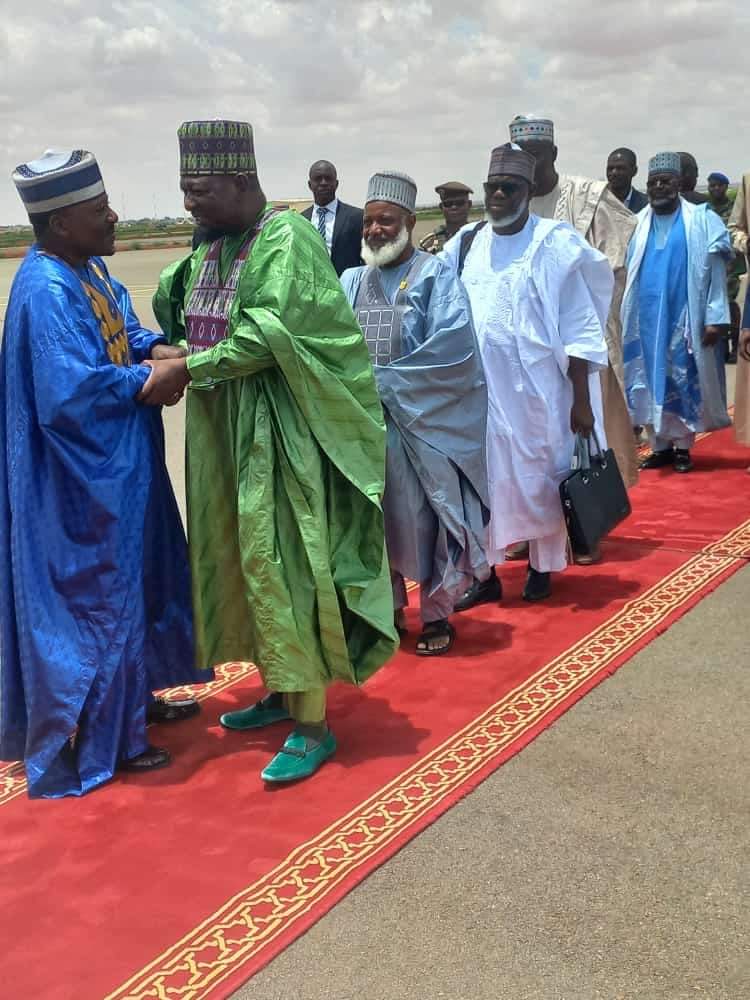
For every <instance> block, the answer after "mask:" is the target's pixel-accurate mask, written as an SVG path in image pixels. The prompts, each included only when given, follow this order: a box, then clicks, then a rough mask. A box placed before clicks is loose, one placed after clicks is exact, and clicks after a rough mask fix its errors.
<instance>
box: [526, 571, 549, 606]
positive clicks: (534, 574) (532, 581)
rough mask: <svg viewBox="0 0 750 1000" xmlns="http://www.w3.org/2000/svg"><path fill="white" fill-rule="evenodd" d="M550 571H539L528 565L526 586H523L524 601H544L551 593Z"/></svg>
mask: <svg viewBox="0 0 750 1000" xmlns="http://www.w3.org/2000/svg"><path fill="white" fill-rule="evenodd" d="M551 577H552V574H551V573H540V572H539V571H538V570H535V569H533V568H532V567H531V566H529V572H528V574H527V576H526V586H525V587H524V588H523V599H524V601H544V600H546V599H547V598H548V597H549V596H550V595H551V593H552V583H551V582H550V581H551Z"/></svg>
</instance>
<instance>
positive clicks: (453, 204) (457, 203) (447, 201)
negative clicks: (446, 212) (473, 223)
mask: <svg viewBox="0 0 750 1000" xmlns="http://www.w3.org/2000/svg"><path fill="white" fill-rule="evenodd" d="M468 202H469V199H468V198H443V200H442V201H441V202H440V204H441V205H442V207H443V208H463V207H464V205H467V204H468Z"/></svg>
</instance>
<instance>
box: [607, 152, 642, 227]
mask: <svg viewBox="0 0 750 1000" xmlns="http://www.w3.org/2000/svg"><path fill="white" fill-rule="evenodd" d="M637 173H638V160H637V159H636V155H635V153H634V152H633V150H632V149H626V148H625V147H622V148H621V149H615V150H613V151H612V152H611V153H610V154H609V156H608V157H607V181H608V182H609V190H610V191H611V192H612V194H613V195H615V197H616V198H619V199H620V201H621V202H622V203H623V205H624V206H625V208H629V209H630V211H631V212H633V214H634V215H637V214H638V212H640V210H641V209H642V208H645V207H646V205H648V198H647V197H646V195H645V194H644V193H643V192H642V191H638V190H636V188H634V187H633V178H634V177H635V175H636V174H637Z"/></svg>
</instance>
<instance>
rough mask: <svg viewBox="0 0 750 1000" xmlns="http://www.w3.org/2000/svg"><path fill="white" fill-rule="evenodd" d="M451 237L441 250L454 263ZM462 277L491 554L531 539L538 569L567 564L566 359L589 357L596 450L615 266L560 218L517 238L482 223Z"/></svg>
mask: <svg viewBox="0 0 750 1000" xmlns="http://www.w3.org/2000/svg"><path fill="white" fill-rule="evenodd" d="M467 228H470V227H467ZM465 231H466V230H465V229H464V230H462V231H461V232H465ZM460 237H461V233H460V232H459V233H458V234H457V235H456V236H455V237H454V238H453V239H452V240H450V241H449V242H448V243H447V244H446V247H445V250H444V251H443V256H444V257H445V259H447V260H449V261H450V262H452V263H453V265H454V266H457V261H458V253H459V244H460ZM462 280H463V282H464V285H465V286H466V290H467V292H468V295H469V299H470V301H471V308H472V313H473V315H474V323H475V329H476V333H477V339H478V341H479V347H480V350H481V353H482V360H483V362H484V368H485V374H486V378H487V389H488V419H487V466H488V476H489V490H490V509H491V521H490V553H489V555H490V558H491V561H494V562H502V560H503V557H504V551H505V548H506V546H507V545H509V544H511V543H512V542H517V541H518V540H519V539H528V540H529V541H531V542H532V543H533V542H535V541H542V544H541V545H536V546H535V545H533V544H532V548H531V560H532V565H533V566H534V568H535V569H537V570H539V571H540V572H551V571H556V570H561V569H564V567H565V564H566V532H565V523H564V520H563V515H562V507H561V503H560V496H559V484H560V482H561V481H562V479H563V478H564V477H565V476H566V475H567V474H568V472H569V471H570V465H571V459H572V457H573V448H574V436H573V433H572V431H571V429H570V411H571V407H572V405H573V386H572V383H571V382H570V379H569V378H568V375H567V371H568V359H569V358H571V357H574V358H582V359H584V360H586V361H588V362H589V364H590V368H591V373H592V377H590V379H589V387H590V393H591V404H592V408H593V410H594V415H595V420H596V427H597V433H598V435H599V439H600V442H601V444H602V447H604V440H603V439H604V422H603V417H602V410H601V391H600V385H599V371H600V370H601V369H602V368H606V366H607V363H608V358H607V345H606V342H605V339H604V325H605V323H606V318H607V312H608V310H609V304H610V299H611V295H612V285H613V280H614V279H613V276H612V270H611V268H610V267H609V265H608V263H607V260H606V258H605V257H604V256H603V255H602V254H600V253H599V252H598V251H596V250H594V249H593V248H592V247H590V246H589V245H588V244H587V243H586V242H585V241H584V240H583V239H582V238H581V237H580V236H579V235H578V234H577V233H576V232H575V231H574V230H573V229H572V228H571V227H570V226H569V225H567V224H566V223H562V222H557V221H553V220H547V219H539V218H537V217H536V216H530V218H529V221H528V222H527V224H526V226H525V227H524V229H523V230H522V231H521V232H520V233H518V234H516V235H514V236H498V235H496V234H495V233H494V232H493V231H492V229H491V227H490V226H485V228H484V229H482V230H481V231H480V232H479V233H478V234H477V236H476V237H475V239H474V241H473V243H472V246H471V249H470V251H469V253H468V255H467V257H466V261H465V264H464V269H463V273H462ZM537 563H538V564H537Z"/></svg>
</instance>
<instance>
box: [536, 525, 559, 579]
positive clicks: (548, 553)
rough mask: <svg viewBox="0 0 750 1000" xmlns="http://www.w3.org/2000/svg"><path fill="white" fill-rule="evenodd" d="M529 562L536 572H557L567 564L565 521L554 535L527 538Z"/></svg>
mask: <svg viewBox="0 0 750 1000" xmlns="http://www.w3.org/2000/svg"><path fill="white" fill-rule="evenodd" d="M529 563H530V564H531V567H532V569H535V570H536V571H537V572H538V573H559V572H560V570H563V569H565V567H566V566H567V565H568V532H567V531H566V529H565V522H564V521H563V522H562V525H561V527H560V528H559V529H558V530H557V531H556V532H555V534H554V535H545V536H544V538H530V539H529Z"/></svg>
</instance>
